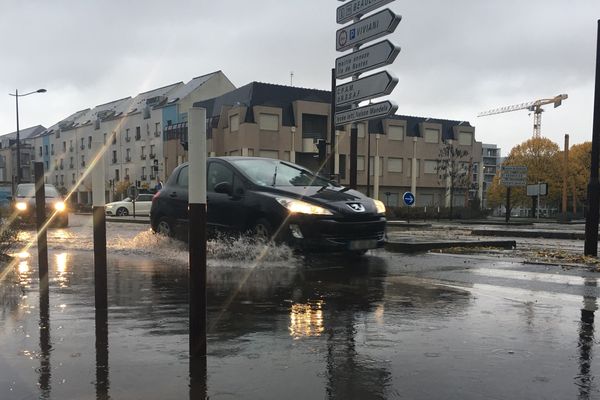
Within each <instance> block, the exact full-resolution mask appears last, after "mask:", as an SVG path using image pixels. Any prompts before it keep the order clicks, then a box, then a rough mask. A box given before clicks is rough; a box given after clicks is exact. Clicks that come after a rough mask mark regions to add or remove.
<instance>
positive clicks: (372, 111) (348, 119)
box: [335, 101, 398, 126]
mask: <svg viewBox="0 0 600 400" xmlns="http://www.w3.org/2000/svg"><path fill="white" fill-rule="evenodd" d="M397 109H398V106H397V105H396V104H394V103H392V102H391V101H382V102H381V103H374V104H369V105H368V106H364V107H359V108H355V109H353V110H348V111H342V112H339V113H336V114H335V125H336V126H339V125H346V124H350V123H352V122H358V121H364V120H366V119H372V118H384V117H387V116H388V115H391V114H394V113H395V112H396V110H397Z"/></svg>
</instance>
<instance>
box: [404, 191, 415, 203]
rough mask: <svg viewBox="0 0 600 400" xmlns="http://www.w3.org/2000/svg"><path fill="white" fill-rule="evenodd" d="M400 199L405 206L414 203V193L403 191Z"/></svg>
mask: <svg viewBox="0 0 600 400" xmlns="http://www.w3.org/2000/svg"><path fill="white" fill-rule="evenodd" d="M402 200H404V204H406V205H407V206H412V205H413V204H415V195H414V194H412V193H411V192H405V193H404V194H403V195H402Z"/></svg>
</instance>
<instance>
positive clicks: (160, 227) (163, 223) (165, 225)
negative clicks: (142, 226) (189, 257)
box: [156, 217, 175, 237]
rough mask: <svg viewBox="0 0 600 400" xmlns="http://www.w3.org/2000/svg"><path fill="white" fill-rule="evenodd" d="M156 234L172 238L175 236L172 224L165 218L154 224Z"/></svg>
mask: <svg viewBox="0 0 600 400" xmlns="http://www.w3.org/2000/svg"><path fill="white" fill-rule="evenodd" d="M156 233H158V234H160V235H165V236H170V237H172V236H173V235H174V234H175V231H174V230H173V224H172V223H171V221H170V220H169V219H168V218H167V217H161V218H160V219H159V220H158V224H156Z"/></svg>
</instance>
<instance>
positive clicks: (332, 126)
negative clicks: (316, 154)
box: [329, 68, 339, 182]
mask: <svg viewBox="0 0 600 400" xmlns="http://www.w3.org/2000/svg"><path fill="white" fill-rule="evenodd" d="M336 83H337V82H336V79H335V68H332V69H331V124H330V132H329V143H330V145H331V147H330V149H331V150H330V154H331V158H330V161H329V162H330V163H331V164H330V165H329V171H330V174H331V176H332V177H334V176H335V175H336V171H335V154H336V146H337V144H336V143H335V130H336V129H335V109H336V105H335V86H336V85H335V84H336ZM336 179H337V180H338V182H339V178H337V177H336Z"/></svg>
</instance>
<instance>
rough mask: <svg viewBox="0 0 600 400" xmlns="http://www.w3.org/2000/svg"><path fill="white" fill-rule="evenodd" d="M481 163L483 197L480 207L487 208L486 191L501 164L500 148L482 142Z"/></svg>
mask: <svg viewBox="0 0 600 400" xmlns="http://www.w3.org/2000/svg"><path fill="white" fill-rule="evenodd" d="M481 151H482V154H481V159H482V164H483V182H482V188H483V197H482V198H481V201H482V202H481V204H482V207H484V208H487V192H488V189H489V188H490V187H491V186H492V182H493V181H494V177H495V176H496V173H497V172H498V171H499V170H500V165H501V164H502V156H501V154H500V149H499V148H498V146H497V145H495V144H488V143H483V144H482V148H481Z"/></svg>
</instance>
